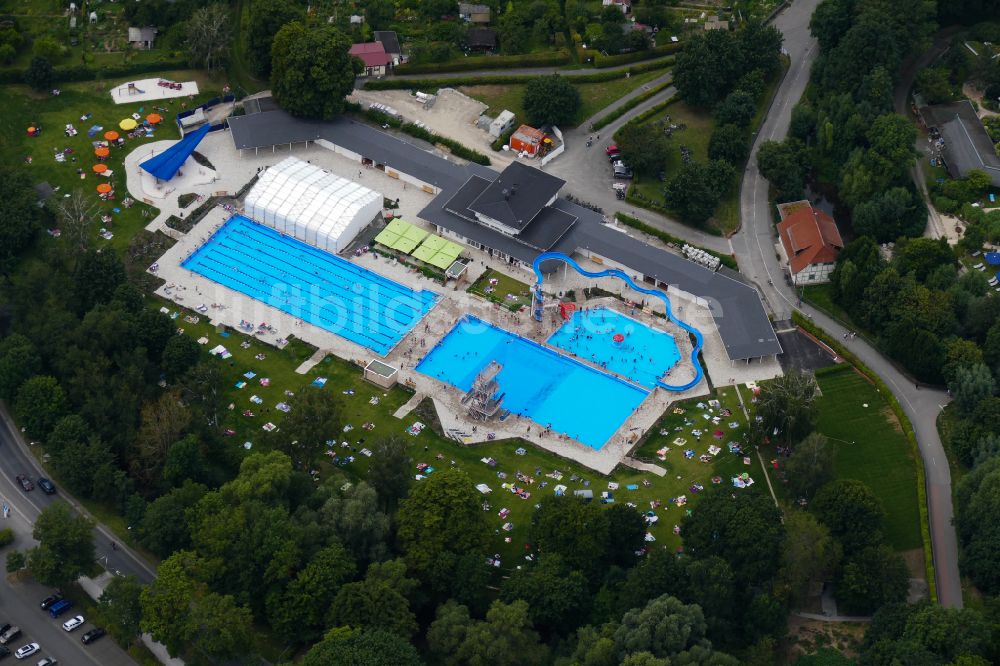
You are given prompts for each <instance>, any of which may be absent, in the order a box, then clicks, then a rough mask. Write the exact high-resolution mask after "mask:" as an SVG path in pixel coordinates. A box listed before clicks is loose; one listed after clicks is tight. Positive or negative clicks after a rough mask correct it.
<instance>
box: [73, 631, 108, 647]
mask: <svg viewBox="0 0 1000 666" xmlns="http://www.w3.org/2000/svg"><path fill="white" fill-rule="evenodd" d="M106 633H108V632H106V631H104V630H103V629H101V628H100V627H94V628H93V629H91V630H90V631H88V632H87V633H85V634H84V635H83V638H81V639H80V640H81V641H83V644H84V645H90V644H91V643H93V642H94V641H96V640H97V639H98V638H100V637H102V636H104V634H106Z"/></svg>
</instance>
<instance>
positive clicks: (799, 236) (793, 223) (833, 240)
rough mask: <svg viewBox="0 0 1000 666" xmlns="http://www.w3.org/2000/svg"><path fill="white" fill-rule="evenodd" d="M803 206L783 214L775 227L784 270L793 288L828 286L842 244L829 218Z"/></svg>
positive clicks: (808, 206)
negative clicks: (822, 283)
mask: <svg viewBox="0 0 1000 666" xmlns="http://www.w3.org/2000/svg"><path fill="white" fill-rule="evenodd" d="M803 203H804V204H805V205H798V206H794V208H792V209H791V210H790V211H789V212H788V213H787V214H783V215H782V220H781V222H779V223H778V235H779V236H780V237H781V246H782V248H783V249H784V251H785V257H786V259H787V260H788V270H789V272H790V273H791V275H792V281H793V282H794V283H795V284H819V283H821V282H828V281H829V279H830V273H831V272H833V267H834V265H835V264H836V263H837V254H838V253H839V252H840V250H841V249H842V248H843V247H844V241H843V239H842V238H841V237H840V231H839V230H838V229H837V223H836V222H834V221H833V218H832V217H830V216H829V215H827V214H826V213H824V212H823V211H821V210H817V209H815V208H813V207H812V206H810V205H809V204H808V202H803Z"/></svg>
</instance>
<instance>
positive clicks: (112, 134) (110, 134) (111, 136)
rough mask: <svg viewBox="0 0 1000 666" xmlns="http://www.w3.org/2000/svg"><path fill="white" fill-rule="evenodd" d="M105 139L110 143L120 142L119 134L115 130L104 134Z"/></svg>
mask: <svg viewBox="0 0 1000 666" xmlns="http://www.w3.org/2000/svg"><path fill="white" fill-rule="evenodd" d="M104 138H105V139H107V140H108V141H117V140H118V132H116V131H114V130H110V131H107V132H105V133H104Z"/></svg>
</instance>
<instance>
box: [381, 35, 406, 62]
mask: <svg viewBox="0 0 1000 666" xmlns="http://www.w3.org/2000/svg"><path fill="white" fill-rule="evenodd" d="M375 41H376V42H379V43H381V44H382V47H383V48H384V49H385V52H386V53H387V54H388V56H389V58H391V59H392V65H393V67H395V66H396V65H398V64H399V63H400V61H401V59H402V57H403V50H402V49H401V48H400V47H399V37H397V36H396V32H395V31H394V30H376V31H375Z"/></svg>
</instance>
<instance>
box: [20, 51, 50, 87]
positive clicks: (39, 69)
mask: <svg viewBox="0 0 1000 666" xmlns="http://www.w3.org/2000/svg"><path fill="white" fill-rule="evenodd" d="M24 82H25V83H27V84H28V85H29V86H31V87H32V88H34V89H35V90H38V91H42V90H48V89H49V88H51V87H52V63H51V62H49V60H48V59H47V58H43V57H41V56H35V57H34V58H32V59H31V64H30V65H29V66H28V71H27V72H25V73H24Z"/></svg>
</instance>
